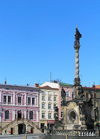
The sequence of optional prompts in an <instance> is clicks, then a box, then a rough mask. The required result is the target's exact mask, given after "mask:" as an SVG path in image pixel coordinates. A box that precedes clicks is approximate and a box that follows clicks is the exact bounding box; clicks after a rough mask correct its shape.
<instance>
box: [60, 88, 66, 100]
mask: <svg viewBox="0 0 100 139" xmlns="http://www.w3.org/2000/svg"><path fill="white" fill-rule="evenodd" d="M65 96H66V92H65V90H64V89H63V87H62V90H61V97H62V98H65Z"/></svg>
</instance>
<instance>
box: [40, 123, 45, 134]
mask: <svg viewBox="0 0 100 139" xmlns="http://www.w3.org/2000/svg"><path fill="white" fill-rule="evenodd" d="M44 128H45V124H44V123H41V130H42V133H44Z"/></svg>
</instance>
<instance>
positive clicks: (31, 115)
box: [29, 111, 33, 119]
mask: <svg viewBox="0 0 100 139" xmlns="http://www.w3.org/2000/svg"><path fill="white" fill-rule="evenodd" d="M29 118H30V119H33V111H30V112H29Z"/></svg>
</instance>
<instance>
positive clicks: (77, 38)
mask: <svg viewBox="0 0 100 139" xmlns="http://www.w3.org/2000/svg"><path fill="white" fill-rule="evenodd" d="M81 37H82V35H81V34H80V32H79V30H78V28H77V27H76V34H75V41H74V48H75V79H74V85H75V86H79V85H80V77H79V48H80V38H81Z"/></svg>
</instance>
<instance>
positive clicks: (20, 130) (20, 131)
mask: <svg viewBox="0 0 100 139" xmlns="http://www.w3.org/2000/svg"><path fill="white" fill-rule="evenodd" d="M25 133H26V125H25V124H18V134H25Z"/></svg>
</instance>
